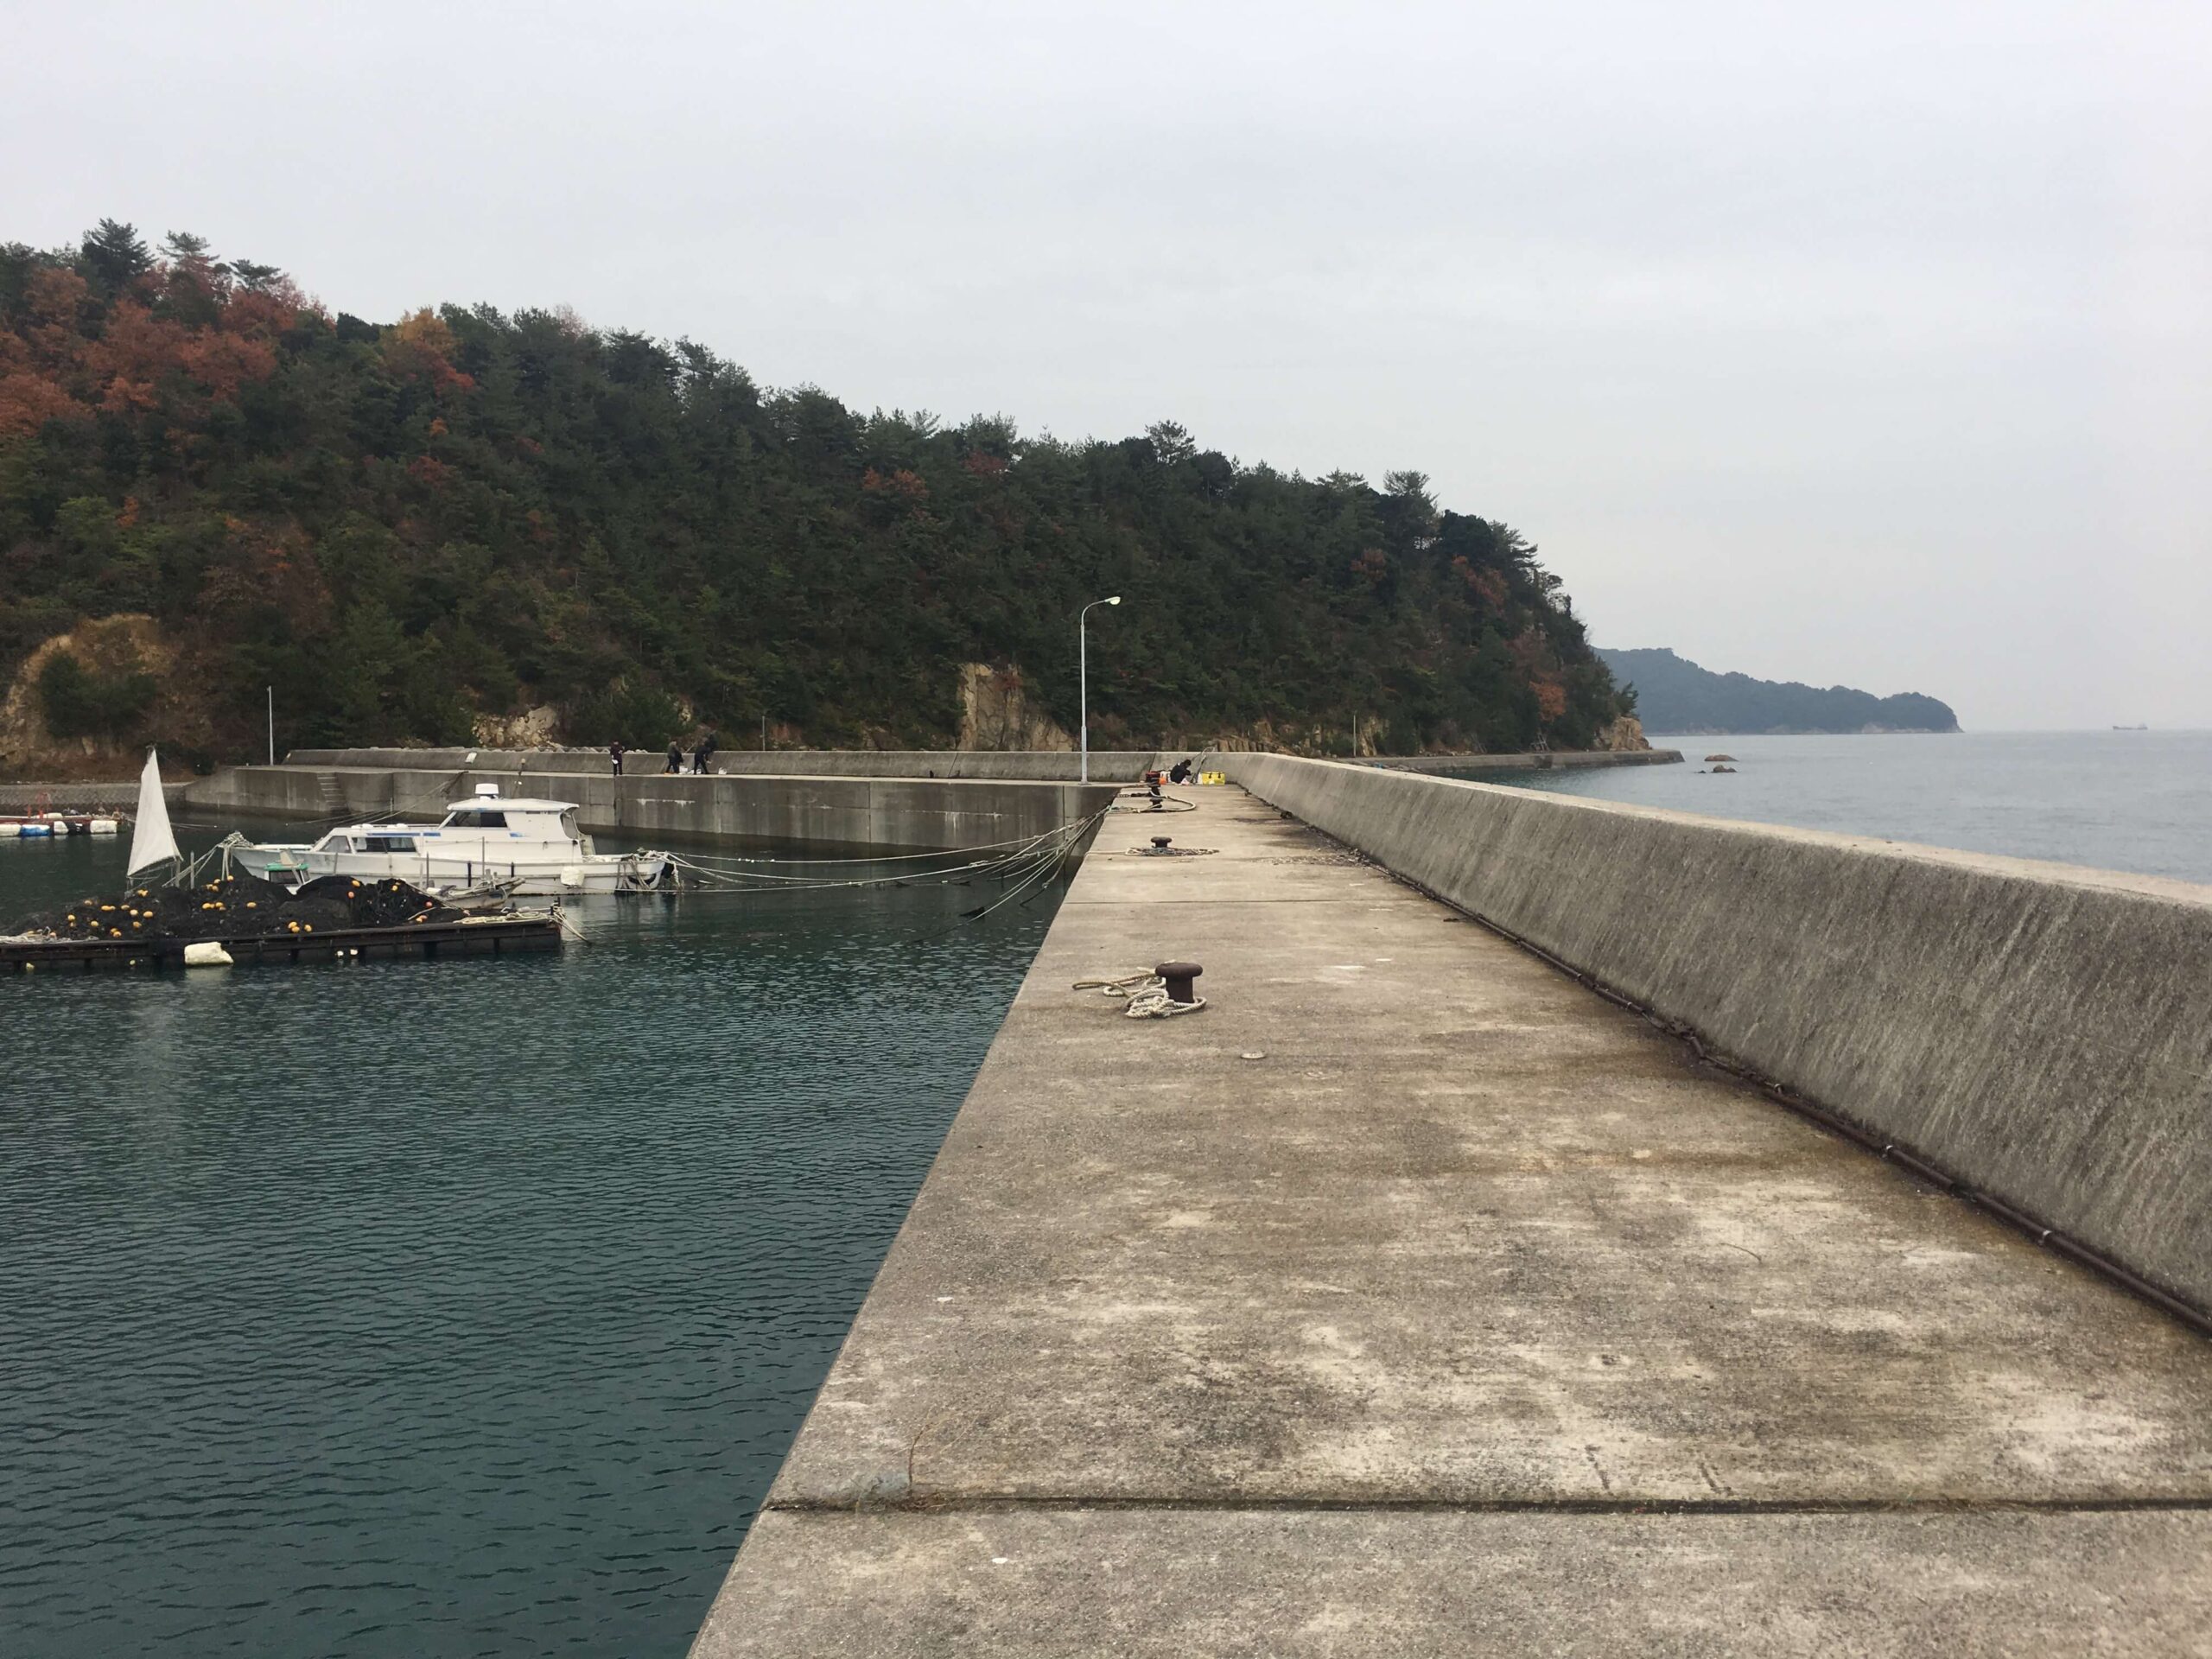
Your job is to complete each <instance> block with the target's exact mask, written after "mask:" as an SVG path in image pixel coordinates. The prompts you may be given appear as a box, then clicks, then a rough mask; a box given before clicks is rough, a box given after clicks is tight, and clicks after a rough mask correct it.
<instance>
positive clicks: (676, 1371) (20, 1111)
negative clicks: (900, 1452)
mask: <svg viewBox="0 0 2212 1659" xmlns="http://www.w3.org/2000/svg"><path fill="white" fill-rule="evenodd" d="M122 861H123V855H122V851H121V849H120V848H119V847H118V845H117V844H116V843H114V842H89V841H84V840H77V841H67V842H53V843H38V842H29V843H16V842H0V921H4V920H10V919H12V918H15V917H16V916H17V915H19V914H21V913H22V912H28V911H30V910H33V909H37V908H41V907H44V906H48V905H50V904H52V903H54V902H55V901H57V900H62V899H70V898H74V897H79V896H82V894H83V893H86V892H88V891H99V890H104V889H106V888H109V887H113V886H114V885H116V884H117V882H118V879H119V875H120V868H121V864H122ZM986 893H995V889H976V888H941V887H911V888H906V889H897V890H892V891H885V892H867V893H806V894H789V895H781V896H778V897H774V898H742V899H741V898H730V897H721V896H697V895H695V896H687V897H685V898H682V899H675V900H668V899H659V898H652V899H644V900H638V899H601V900H594V901H589V902H587V903H584V904H582V905H578V906H573V907H572V914H573V915H574V917H575V919H576V920H577V921H578V922H579V923H580V924H581V925H582V928H583V929H584V931H586V932H587V933H588V935H589V936H590V938H591V943H590V944H588V945H583V946H575V945H571V946H570V947H569V949H567V950H564V951H563V953H561V954H560V955H558V956H545V957H515V958H504V959H491V960H486V959H475V960H462V961H455V962H432V963H423V962H387V963H359V964H357V965H352V966H344V967H340V966H328V967H312V968H308V967H302V968H281V969H280V968H264V969H231V970H208V971H202V972H196V973H194V974H191V975H177V974H171V975H168V976H86V977H76V976H67V977H60V976H34V977H29V978H24V977H11V978H9V979H5V980H0V1076H4V1077H6V1079H7V1087H6V1090H5V1093H4V1097H3V1098H4V1103H0V1146H3V1147H4V1150H5V1156H4V1158H3V1159H0V1444H4V1445H5V1446H6V1447H7V1448H8V1451H7V1455H6V1458H5V1460H4V1462H0V1632H4V1639H0V1652H5V1653H7V1654H10V1655H16V1654H22V1655H26V1656H73V1655H87V1656H90V1655H100V1656H110V1655H117V1654H125V1653H154V1652H159V1653H162V1654H165V1655H199V1654H236V1653H246V1654H254V1655H270V1656H289V1655H299V1656H309V1655H315V1656H321V1655H377V1656H384V1655H391V1656H398V1655H461V1654H496V1655H518V1656H519V1655H534V1654H544V1653H557V1652H575V1653H588V1654H594V1655H598V1654H605V1655H625V1656H627V1655H640V1656H650V1655H657V1654H658V1655H669V1656H676V1655H680V1654H681V1653H682V1652H683V1650H684V1647H685V1644H686V1643H688V1642H689V1640H690V1637H691V1634H692V1632H693V1630H695V1628H696V1625H697V1623H698V1621H699V1619H700V1618H701V1616H702V1613H703V1612H704V1611H705V1609H706V1606H707V1604H708V1602H709V1599H710V1598H711V1597H712V1595H713V1593H714V1591H715V1586H716V1585H717V1584H718V1582H719V1581H720V1579H721V1574H722V1573H723V1571H724V1570H725V1569H726V1567H728V1562H729V1560H730V1557H731V1555H732V1554H734V1551H735V1549H736V1548H737V1545H738V1542H739V1541H740V1540H741V1537H742V1535H743V1534H744V1530H745V1528H746V1526H747V1523H748V1522H749V1520H750V1518H751V1515H752V1512H753V1507H754V1506H755V1505H756V1504H757V1503H758V1502H759V1501H760V1497H761V1496H762V1494H763V1493H764V1492H765V1491H766V1487H767V1484H768V1482H769V1480H770V1479H771V1478H772V1475H773V1474H774V1471H775V1470H776V1467H777V1465H778V1464H779V1462H780V1460H781V1459H782V1456H783V1453H784V1451H785V1447H786V1446H787V1445H788V1443H789V1441H790V1439H791V1434H792V1433H793V1431H794V1430H795V1429H796V1427H798V1421H799V1420H800V1418H801V1417H802V1416H803V1415H804V1413H805V1410H806V1408H807V1406H808V1404H809V1403H810V1401H811V1399H812V1397H813V1395H814V1392H815V1389H816V1388H817V1385H818V1384H819V1383H820V1380H821V1378H822V1376H823V1373H824V1372H825V1371H826V1370H827V1368H828V1365H829V1361H830V1359H831V1358H832V1357H833V1356H834V1355H835V1352H836V1347H837V1344H839V1342H840V1341H841V1340H842V1337H843V1334H844V1332H845V1329H846V1327H847V1325H848V1324H849V1322H850V1319H851V1317H852V1314H853V1312H854V1310H855V1308H856V1307H857V1306H858V1305H859V1302H860V1300H861V1296H862V1295H863V1294H864V1293H865V1291H866V1289H867V1287H868V1282H869V1281H870V1279H871V1278H872V1277H873V1275H874V1271H875V1268H876V1266H877V1264H878V1262H880V1259H881V1256H882V1255H883V1252H884V1250H885V1249H886V1247H887V1245H888V1243H889V1242H890V1239H891V1236H892V1235H893V1232H895V1231H896V1230H897V1228H898V1225H899V1221H900V1219H901V1217H903V1215H904V1214H905V1211H906V1206H907V1204H908V1202H909V1200H910V1199H911V1198H912V1193H913V1192H914V1189H915V1188H916V1186H917V1185H918V1184H919V1182H920V1179H921V1177H922V1175H923V1173H924V1172H925V1169H926V1167H927V1166H928V1163H929V1160H930V1159H931V1156H932V1155H933V1154H934V1153H935V1151H936V1148H937V1147H938V1141H940V1139H941V1138H942V1136H943V1134H944V1128H945V1126H946V1125H947V1123H948V1122H950V1118H951V1116H952V1113H953V1111H954V1109H956V1108H957V1105H958V1103H959V1101H960V1098H961V1096H962V1095H963V1093H964V1092H965V1090H966V1088H967V1086H968V1084H969V1081H970V1079H971V1078H972V1077H973V1075H974V1072H975V1070H976V1066H977V1065H979V1064H980V1062H981V1060H982V1055H983V1052H984V1050H985V1048H986V1047H987V1046H988V1044H989V1042H990V1039H991V1036H992V1034H993V1033H994V1032H995V1029H996V1027H997V1026H998V1023H999V1020H1001V1017H1002V1015H1003V1014H1004V1011H1005V1008H1006V1006H1007V1002H1008V1001H1010V1000H1011V998H1012V995H1013V993H1014V988H1015V987H1016V986H1017V984H1018V983H1019V982H1020V977H1021V976H1022V974H1023V972H1024V971H1025V970H1026V969H1027V963H1028V962H1029V959H1030V957H1031V956H1032V955H1033V951H1034V949H1035V946H1036V944H1037V942H1038V940H1039V938H1041V937H1042V935H1043V932H1044V929H1045V927H1046V923H1047V921H1048V920H1049V912H1050V910H1051V908H1052V906H1053V905H1054V904H1055V903H1056V902H1057V896H1058V895H1057V893H1048V894H1047V896H1046V897H1045V898H1043V899H1041V900H1040V901H1039V902H1038V903H1037V904H1034V905H1033V906H1029V907H1027V908H1026V909H1018V910H1008V911H1005V912H1000V913H999V915H998V916H996V917H995V918H992V919H990V920H988V921H986V922H984V923H982V924H980V925H977V924H968V923H962V922H960V921H959V920H958V919H957V911H958V910H959V909H961V908H963V907H965V906H972V905H974V904H976V902H978V899H980V898H981V897H982V896H985V894H986Z"/></svg>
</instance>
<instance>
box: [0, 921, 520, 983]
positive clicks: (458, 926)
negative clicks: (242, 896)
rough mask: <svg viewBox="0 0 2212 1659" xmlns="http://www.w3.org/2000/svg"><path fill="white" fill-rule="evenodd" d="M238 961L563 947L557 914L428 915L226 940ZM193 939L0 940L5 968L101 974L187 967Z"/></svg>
mask: <svg viewBox="0 0 2212 1659" xmlns="http://www.w3.org/2000/svg"><path fill="white" fill-rule="evenodd" d="M200 943H205V941H200V940H187V939H0V973H27V972H32V971H38V972H53V973H67V974H73V973H93V972H99V971H102V970H105V969H125V968H156V969H158V968H181V967H183V966H184V948H185V946H186V945H187V944H200ZM213 943H216V944H220V945H221V946H222V947H223V949H224V950H226V951H228V952H229V953H230V957H231V960H232V962H234V963H239V964H240V965H244V964H245V963H257V962H270V963H289V962H336V961H338V960H340V958H341V957H342V958H344V959H346V960H347V961H351V960H353V958H354V957H361V958H364V959H366V958H371V957H506V956H516V955H519V954H521V953H522V952H524V951H530V950H559V949H560V948H561V924H560V923H559V922H558V921H556V919H555V918H552V917H551V916H514V917H504V916H503V917H498V918H486V919H485V920H482V921H456V922H423V923H417V924H413V925H407V926H403V927H339V928H332V929H330V930H329V931H319V932H315V933H279V934H276V935H273V936H272V935H268V934H255V935H251V936H248V937H245V938H230V939H219V940H215V941H213Z"/></svg>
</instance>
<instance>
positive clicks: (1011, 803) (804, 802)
mask: <svg viewBox="0 0 2212 1659" xmlns="http://www.w3.org/2000/svg"><path fill="white" fill-rule="evenodd" d="M480 783H481V784H497V785H499V787H500V789H501V791H503V792H504V793H505V794H509V795H520V794H533V795H540V796H550V797H552V798H555V799H558V800H563V801H574V802H575V803H576V804H577V805H578V807H579V808H580V809H581V810H580V811H579V812H578V814H577V819H578V822H579V823H581V824H582V827H583V828H584V829H587V830H588V831H590V832H592V833H593V834H595V835H612V834H620V835H626V836H638V837H641V838H644V839H646V840H651V839H653V838H654V837H657V836H667V837H670V838H671V839H677V840H702V839H705V840H732V839H736V840H771V841H785V842H802V841H810V842H820V843H824V844H827V845H834V846H838V847H882V848H898V849H920V848H947V847H982V846H989V845H993V844H995V843H998V842H1008V841H1015V840H1020V839H1023V838H1026V837H1027V836H1037V835H1042V834H1043V833H1045V832H1046V830H1048V829H1053V828H1055V827H1057V826H1058V825H1060V824H1063V823H1071V822H1073V821H1075V820H1077V819H1078V818H1083V817H1088V816H1090V814H1091V813H1093V812H1095V811H1096V810H1098V809H1099V808H1100V807H1102V806H1103V805H1105V804H1107V803H1108V802H1109V801H1110V800H1111V799H1112V798H1114V795H1115V792H1116V790H1117V788H1118V787H1119V786H1118V785H1113V784H1091V785H1079V784H1050V783H1010V782H988V781H981V780H950V779H935V780H931V779H870V778H732V777H714V778H690V777H683V778H668V777H661V776H658V775H653V774H645V775H632V776H629V777H625V778H621V779H616V778H614V777H613V776H611V775H601V776H586V775H582V774H579V773H567V774H557V775H556V774H542V773H541V774H534V775H531V776H524V774H521V773H518V772H511V771H500V770H494V769H491V768H486V767H483V766H477V767H468V768H454V769H451V770H446V771H429V770H423V771H416V770H393V769H389V768H378V767H366V766H362V767H340V766H323V767H308V766H228V767H226V768H224V769H223V770H222V771H220V772H217V773H215V774H214V776H213V777H211V778H207V779H200V781H198V782H195V783H194V784H191V785H188V786H187V788H186V791H185V794H184V799H183V801H182V802H181V806H182V807H184V808H187V809H189V810H194V811H196V812H201V813H221V812H244V813H253V814H257V815H260V816H266V817H283V818H291V819H295V820H319V821H329V820H333V819H334V818H337V817H340V816H350V817H362V818H370V817H382V816H385V815H386V814H394V813H397V814H402V815H405V816H410V817H435V815H437V814H438V813H441V812H442V811H443V810H444V809H445V808H446V806H447V805H448V804H449V803H451V802H453V801H456V800H460V799H462V798H466V797H467V796H468V795H469V794H471V793H472V792H473V791H474V789H475V786H476V785H478V784H480Z"/></svg>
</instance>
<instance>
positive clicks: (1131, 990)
mask: <svg viewBox="0 0 2212 1659" xmlns="http://www.w3.org/2000/svg"><path fill="white" fill-rule="evenodd" d="M1075 988H1076V989H1077V990H1078V991H1096V992H1099V993H1100V994H1101V995H1105V996H1110V997H1116V998H1118V999H1120V1001H1122V1002H1123V1003H1125V1004H1127V1006H1126V1007H1123V1008H1122V1013H1123V1014H1126V1015H1127V1016H1128V1018H1130V1019H1132V1020H1165V1019H1167V1018H1168V1017H1169V1016H1171V1015H1173V1014H1196V1013H1197V1012H1198V1010H1199V1009H1200V1008H1203V1007H1205V1005H1206V1000H1205V998H1204V997H1203V996H1196V995H1194V996H1192V999H1191V1001H1188V1002H1178V1001H1175V1000H1174V999H1173V998H1172V997H1170V996H1169V995H1167V982H1166V980H1164V979H1162V978H1161V977H1160V976H1159V975H1158V974H1154V973H1141V974H1124V975H1123V976H1122V977H1121V978H1119V979H1078V980H1077V981H1076V982H1075Z"/></svg>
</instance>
